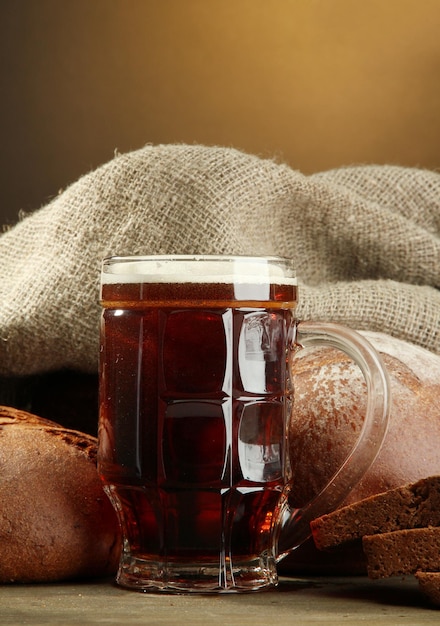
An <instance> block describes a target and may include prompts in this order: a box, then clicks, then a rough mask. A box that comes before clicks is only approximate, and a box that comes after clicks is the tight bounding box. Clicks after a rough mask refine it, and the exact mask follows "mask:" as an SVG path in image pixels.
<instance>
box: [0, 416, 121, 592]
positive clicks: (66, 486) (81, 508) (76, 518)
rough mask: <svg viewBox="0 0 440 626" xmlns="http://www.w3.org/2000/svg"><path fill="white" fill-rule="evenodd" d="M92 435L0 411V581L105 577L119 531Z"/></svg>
mask: <svg viewBox="0 0 440 626" xmlns="http://www.w3.org/2000/svg"><path fill="white" fill-rule="evenodd" d="M96 453H97V440H96V438H94V437H92V436H90V435H85V434H83V433H80V432H77V431H74V430H68V429H65V428H63V427H61V426H59V425H57V424H55V423H54V422H51V421H49V420H44V419H41V418H39V417H37V416H35V415H32V414H30V413H27V412H25V411H19V410H16V409H13V408H10V407H0V476H1V481H0V502H1V508H0V582H1V583H8V582H23V583H24V582H26V583H29V582H47V581H58V580H65V579H76V578H85V577H94V576H99V577H101V576H108V575H111V574H114V572H115V571H116V569H117V564H118V560H119V553H120V531H119V526H118V522H117V519H116V515H115V513H114V510H113V508H112V506H111V504H110V502H109V500H108V498H107V496H106V495H105V493H104V491H103V488H102V484H101V481H100V479H99V477H98V474H97V471H96Z"/></svg>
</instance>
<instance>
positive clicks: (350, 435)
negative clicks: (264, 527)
mask: <svg viewBox="0 0 440 626" xmlns="http://www.w3.org/2000/svg"><path fill="white" fill-rule="evenodd" d="M362 334H363V335H364V336H365V337H366V338H367V339H368V340H369V341H370V342H371V343H372V344H373V346H374V347H375V348H376V349H377V350H378V351H379V353H380V354H381V356H382V359H383V361H384V363H385V366H386V368H387V370H388V373H389V377H390V385H391V393H392V406H391V415H390V425H389V429H388V433H387V435H386V437H385V441H384V444H383V446H382V449H381V451H380V453H379V455H378V457H377V459H376V461H375V462H374V463H373V465H372V466H371V468H370V469H369V471H368V472H367V473H366V475H365V476H364V478H363V479H362V480H361V481H360V482H359V484H358V485H356V486H355V487H354V488H353V490H352V491H351V493H350V494H349V495H348V497H347V499H346V500H345V502H344V503H341V505H342V504H343V505H348V504H350V503H354V502H357V501H359V500H362V499H363V498H366V497H369V496H372V495H375V494H378V493H381V492H385V491H388V490H390V489H394V488H397V487H401V486H402V485H405V484H407V483H413V482H416V481H418V480H420V479H423V478H425V477H427V476H434V475H440V454H439V452H438V441H439V440H440V439H439V438H440V357H439V356H438V355H436V354H433V353H432V352H429V351H428V350H425V349H423V348H420V347H419V346H416V345H413V344H410V343H407V342H405V341H402V340H399V339H396V338H393V337H390V336H388V335H385V334H383V333H373V332H362ZM292 374H293V383H294V388H295V406H294V412H293V417H292V421H291V424H290V444H289V445H290V454H291V466H292V473H293V481H292V490H291V496H290V500H291V504H292V506H294V507H296V506H298V507H301V506H303V505H304V504H305V503H307V502H308V501H309V500H310V499H311V498H312V497H313V496H315V495H316V494H317V493H319V491H320V490H321V489H322V487H323V486H324V485H325V484H326V482H327V481H328V480H329V479H330V477H331V476H332V475H333V473H334V471H335V470H336V469H337V467H339V465H340V464H341V463H342V462H343V461H344V459H345V458H346V456H347V454H348V453H349V451H350V449H351V447H352V446H353V445H354V443H355V441H356V440H357V437H358V436H359V434H360V431H361V428H362V424H363V415H364V413H365V393H366V387H365V382H364V380H363V377H362V375H361V373H360V371H359V369H358V368H357V366H355V365H354V364H353V363H352V362H351V361H350V360H349V358H348V357H346V356H345V355H344V354H343V353H341V352H339V351H337V350H335V349H333V348H329V347H325V348H315V349H313V350H311V349H309V350H307V351H301V350H300V351H299V353H298V354H297V356H296V359H295V361H294V367H293V371H292ZM279 570H280V572H282V573H284V574H304V573H305V574H313V575H314V574H317V575H320V574H325V575H331V574H336V575H355V574H365V573H366V566H365V559H364V556H363V552H362V549H361V546H360V545H358V544H356V542H354V543H351V544H347V545H346V546H341V547H338V551H337V554H334V553H327V552H323V551H320V550H318V549H317V548H316V547H315V545H314V542H313V540H309V541H307V542H306V543H305V544H303V545H302V546H300V547H299V548H298V549H297V550H295V551H294V552H293V553H292V554H291V555H290V556H289V557H287V558H286V559H284V560H283V561H281V563H280V564H279Z"/></svg>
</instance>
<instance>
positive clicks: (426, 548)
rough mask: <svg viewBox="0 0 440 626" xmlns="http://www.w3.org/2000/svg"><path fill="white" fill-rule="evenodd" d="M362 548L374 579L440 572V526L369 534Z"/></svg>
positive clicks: (368, 568)
mask: <svg viewBox="0 0 440 626" xmlns="http://www.w3.org/2000/svg"><path fill="white" fill-rule="evenodd" d="M362 547H363V550H364V554H365V557H366V561H367V572H368V576H369V578H372V579H376V578H388V577H390V576H400V575H403V574H415V573H416V572H417V571H419V570H420V571H425V572H436V571H440V527H430V528H411V529H405V530H396V531H394V532H389V533H382V534H379V535H367V536H365V537H363V538H362Z"/></svg>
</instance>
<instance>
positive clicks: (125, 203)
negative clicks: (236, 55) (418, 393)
mask: <svg viewBox="0 0 440 626" xmlns="http://www.w3.org/2000/svg"><path fill="white" fill-rule="evenodd" d="M23 184H26V181H23ZM439 235H440V175H439V174H438V173H435V172H431V171H423V170H418V169H407V168H402V167H393V166H365V167H364V166H361V167H347V168H341V169H337V170H332V171H327V172H323V173H319V174H314V175H311V176H305V175H303V174H301V173H300V172H298V171H294V170H292V169H291V168H290V167H288V166H287V165H285V164H283V163H279V162H276V161H274V160H263V159H260V158H258V157H257V156H252V155H248V154H244V153H242V152H239V151H237V150H234V149H228V148H215V147H203V146H197V145H193V146H190V145H159V146H151V145H148V146H146V147H144V148H143V149H140V150H138V151H135V152H131V153H128V154H123V155H117V156H115V158H114V159H113V160H111V161H110V162H109V163H107V164H106V165H104V166H102V167H100V168H98V169H97V170H96V171H93V172H91V173H90V174H88V175H86V176H84V177H82V178H81V179H80V180H78V181H77V182H76V183H75V184H73V185H72V186H70V187H69V188H68V189H66V190H65V191H64V192H63V193H61V194H60V195H59V196H58V197H57V198H55V199H54V200H53V201H51V202H50V203H49V204H48V205H47V206H45V207H43V208H41V209H39V210H37V211H36V212H34V213H33V214H31V215H29V216H28V217H26V218H24V219H22V220H21V221H20V222H19V223H18V224H17V225H16V226H14V227H13V228H11V229H10V230H9V231H7V232H4V233H3V234H2V235H1V236H0V258H1V262H0V374H1V375H2V376H11V375H29V374H35V373H39V372H46V371H51V370H52V371H53V370H59V369H63V368H69V369H75V370H80V371H83V372H96V371H97V363H98V350H99V345H98V321H99V315H100V307H99V303H98V295H99V289H98V284H99V272H100V265H101V259H102V258H103V257H104V256H106V255H110V254H158V253H191V254H192V253H221V254H247V255H249V254H251V255H266V254H276V255H283V256H288V257H292V258H293V259H294V260H295V264H296V267H297V273H298V277H299V280H300V284H301V291H300V298H301V301H300V305H299V307H298V316H299V317H300V318H302V319H306V318H307V319H320V320H333V321H335V322H341V323H343V324H346V325H349V326H351V327H354V328H358V329H370V330H377V331H383V332H386V333H389V334H391V335H394V336H396V337H400V338H403V339H405V340H408V341H410V342H414V343H416V344H420V345H422V346H424V347H427V348H429V349H431V350H432V351H434V352H437V353H440V292H439V291H438V288H439V286H440V237H439Z"/></svg>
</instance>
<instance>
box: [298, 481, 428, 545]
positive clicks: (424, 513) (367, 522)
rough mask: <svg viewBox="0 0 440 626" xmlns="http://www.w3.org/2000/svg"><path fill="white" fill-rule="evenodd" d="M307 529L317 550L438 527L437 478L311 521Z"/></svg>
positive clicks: (405, 486) (413, 484)
mask: <svg viewBox="0 0 440 626" xmlns="http://www.w3.org/2000/svg"><path fill="white" fill-rule="evenodd" d="M310 526H311V529H312V533H313V540H314V542H315V545H316V547H317V548H318V549H320V550H325V549H328V548H332V547H334V546H340V545H341V544H344V543H346V542H349V541H354V540H356V539H361V538H362V537H363V536H364V535H374V534H379V533H385V532H391V531H394V530H403V529H406V528H422V527H424V526H440V476H430V477H427V478H422V479H421V480H419V481H417V482H415V483H410V484H407V485H403V486H402V487H396V488H395V489H390V490H389V491H386V492H384V493H380V494H377V495H374V496H370V497H368V498H364V499H363V500H360V501H359V502H355V503H353V504H349V505H347V506H345V507H342V508H340V509H338V510H336V511H334V512H333V513H329V514H328V515H323V516H322V517H319V518H317V519H316V520H313V521H312V522H311V524H310Z"/></svg>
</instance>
